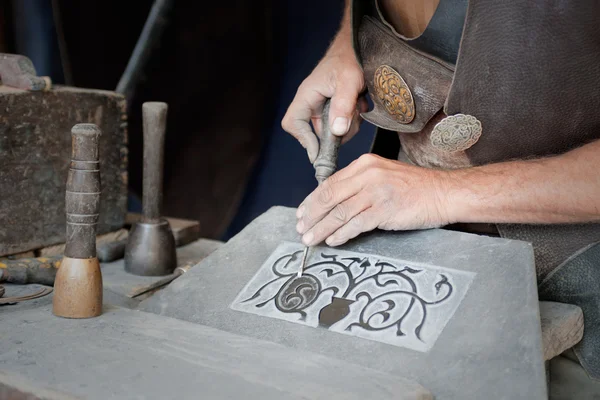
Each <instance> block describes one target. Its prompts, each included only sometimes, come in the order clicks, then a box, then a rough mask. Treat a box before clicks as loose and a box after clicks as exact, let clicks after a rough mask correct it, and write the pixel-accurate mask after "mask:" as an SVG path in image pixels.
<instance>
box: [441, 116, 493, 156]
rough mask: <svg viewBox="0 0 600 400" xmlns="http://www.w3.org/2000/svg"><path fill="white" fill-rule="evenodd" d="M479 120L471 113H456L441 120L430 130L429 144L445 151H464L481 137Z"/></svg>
mask: <svg viewBox="0 0 600 400" xmlns="http://www.w3.org/2000/svg"><path fill="white" fill-rule="evenodd" d="M481 133H482V127H481V122H479V120H478V119H477V118H475V117H473V116H472V115H466V114H456V115H451V116H449V117H446V118H444V119H443V120H441V121H440V122H439V123H438V124H437V125H436V126H435V127H434V128H433V131H432V132H431V136H430V141H431V145H432V146H434V147H435V148H437V149H439V150H442V151H446V152H457V151H464V150H467V149H468V148H470V147H471V146H473V145H474V144H475V143H477V141H478V140H479V138H480V137H481Z"/></svg>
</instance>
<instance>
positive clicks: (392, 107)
mask: <svg viewBox="0 0 600 400" xmlns="http://www.w3.org/2000/svg"><path fill="white" fill-rule="evenodd" d="M374 83H375V95H376V96H377V98H378V99H379V101H380V103H381V104H383V105H384V106H385V109H386V110H387V112H388V113H389V114H390V115H391V116H392V118H394V119H395V120H396V121H398V122H400V123H401V124H409V123H410V122H411V121H412V120H413V119H414V118H415V101H414V99H413V96H412V93H411V92H410V89H409V88H408V85H407V84H406V82H405V81H404V79H402V77H401V76H400V74H399V73H398V72H396V71H395V70H394V69H393V68H392V67H390V66H388V65H382V66H381V67H379V68H377V71H375V78H374Z"/></svg>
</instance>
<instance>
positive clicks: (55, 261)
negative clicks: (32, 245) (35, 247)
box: [0, 256, 62, 286]
mask: <svg viewBox="0 0 600 400" xmlns="http://www.w3.org/2000/svg"><path fill="white" fill-rule="evenodd" d="M61 261H62V256H54V257H38V258H20V259H17V260H0V283H1V282H7V283H16V284H19V285H27V284H30V283H38V284H40V285H48V286H53V285H54V279H55V277H56V271H57V270H58V267H60V263H61Z"/></svg>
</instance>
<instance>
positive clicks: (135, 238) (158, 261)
mask: <svg viewBox="0 0 600 400" xmlns="http://www.w3.org/2000/svg"><path fill="white" fill-rule="evenodd" d="M167 108H168V106H167V104H166V103H159V102H147V103H144V104H143V105H142V117H143V123H144V124H143V127H144V181H143V196H142V203H143V204H142V208H143V215H142V220H141V221H140V222H138V223H136V224H135V225H134V226H133V227H132V228H131V231H130V232H129V238H128V241H127V246H126V247H125V270H126V271H127V272H129V273H132V274H135V275H146V276H161V275H169V274H172V273H173V271H174V270H175V268H176V267H177V254H176V247H175V239H174V237H173V232H172V230H171V227H170V225H169V222H167V220H165V219H164V218H161V216H160V213H161V207H162V188H163V166H164V144H165V132H166V129H167Z"/></svg>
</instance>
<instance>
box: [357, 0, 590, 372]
mask: <svg viewBox="0 0 600 400" xmlns="http://www.w3.org/2000/svg"><path fill="white" fill-rule="evenodd" d="M467 2H468V6H467ZM598 21H600V7H598V6H597V2H596V1H594V0H580V1H575V0H571V1H561V2H555V1H546V0H512V1H509V2H504V1H497V0H440V4H439V6H438V9H437V10H436V12H435V14H434V15H433V17H432V19H431V21H430V23H429V25H428V27H427V29H426V30H425V31H424V32H423V34H422V35H421V36H419V37H418V38H416V39H412V40H409V39H407V38H405V37H403V36H402V35H400V34H399V33H398V32H396V31H395V30H394V29H393V26H392V25H391V24H389V23H388V21H386V20H385V17H384V14H383V13H382V12H381V10H380V9H379V4H378V2H377V0H353V2H352V29H353V38H354V48H355V52H356V56H357V59H358V60H359V62H360V63H361V65H362V67H363V70H364V73H365V81H366V82H367V86H368V90H369V93H370V95H371V99H372V100H373V104H374V108H373V110H371V111H369V112H368V113H365V114H364V115H363V118H364V119H365V120H367V121H369V122H371V123H373V124H375V125H376V126H378V128H379V129H378V134H377V135H376V139H375V142H374V145H373V149H372V151H373V152H376V153H377V154H381V155H384V156H387V157H389V156H390V155H391V154H394V153H395V155H394V158H395V157H397V155H398V150H397V148H394V142H396V143H397V142H398V139H397V138H399V142H400V144H401V149H402V150H401V153H402V154H404V155H405V156H406V157H407V158H408V160H409V161H410V162H412V163H414V164H416V165H420V166H423V167H429V168H443V169H452V168H465V167H470V166H477V165H484V164H489V163H494V162H502V161H508V160H512V159H526V158H539V157H545V156H552V155H558V154H561V153H564V152H567V151H569V150H571V149H573V148H576V147H578V146H581V145H584V144H586V143H589V142H591V141H594V140H597V139H599V138H600V113H598V110H599V109H600V92H599V91H598V82H600V24H599V23H598ZM457 38H460V40H458V39H457ZM457 46H458V47H457ZM392 132H393V134H392ZM574 195H576V194H574ZM496 228H497V230H498V232H499V234H500V235H501V236H502V237H505V238H510V239H518V240H524V241H528V242H531V243H532V244H533V247H534V253H535V260H536V270H537V275H538V283H539V296H540V299H542V300H551V301H558V302H563V303H570V304H576V305H578V306H580V307H581V308H582V309H583V312H584V323H585V332H584V337H583V339H582V341H581V342H580V343H579V344H578V345H576V347H575V348H574V350H575V353H576V354H577V356H578V358H579V360H580V362H581V364H582V366H583V367H584V368H585V369H586V371H587V372H588V373H589V374H590V375H591V376H592V377H593V378H596V379H600V244H599V242H600V224H592V223H590V224H570V225H523V224H498V225H496Z"/></svg>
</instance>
